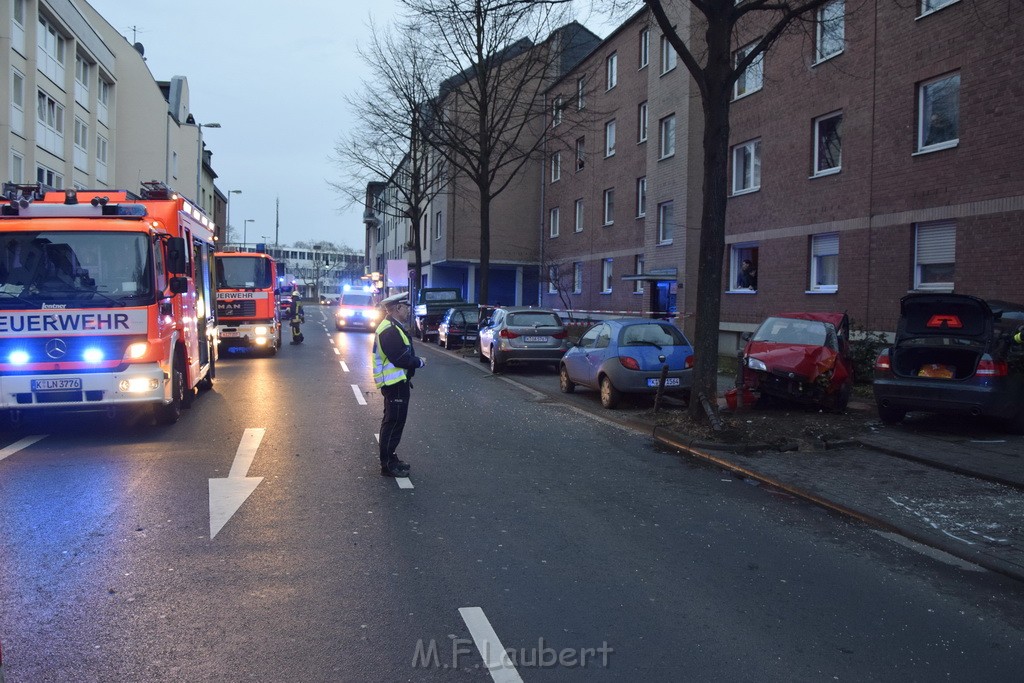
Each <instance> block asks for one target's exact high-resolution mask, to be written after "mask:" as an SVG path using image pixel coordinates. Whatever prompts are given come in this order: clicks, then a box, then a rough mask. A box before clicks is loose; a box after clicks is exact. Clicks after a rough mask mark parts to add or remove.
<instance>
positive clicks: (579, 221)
mask: <svg viewBox="0 0 1024 683" xmlns="http://www.w3.org/2000/svg"><path fill="white" fill-rule="evenodd" d="M576 232H583V200H582V199H577V200H576Z"/></svg>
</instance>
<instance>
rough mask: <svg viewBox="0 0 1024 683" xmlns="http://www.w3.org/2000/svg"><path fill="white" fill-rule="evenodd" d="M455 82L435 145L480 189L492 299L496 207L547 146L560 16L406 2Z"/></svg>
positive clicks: (497, 2)
mask: <svg viewBox="0 0 1024 683" xmlns="http://www.w3.org/2000/svg"><path fill="white" fill-rule="evenodd" d="M402 2H403V4H404V5H405V6H406V7H407V8H408V9H409V11H410V13H411V14H412V15H413V16H415V17H418V18H419V20H420V23H421V25H423V26H424V32H425V33H426V34H427V35H429V36H430V39H431V40H432V42H433V44H434V53H435V54H436V55H438V58H439V60H440V61H441V62H442V64H443V66H442V68H443V69H444V70H445V71H447V72H448V73H449V74H450V76H449V77H448V78H447V79H446V80H445V81H444V82H443V83H442V84H441V87H440V91H439V93H438V97H437V98H435V99H434V100H432V101H431V105H432V111H431V115H430V123H429V126H430V129H429V133H428V134H429V140H430V143H431V145H432V146H433V147H434V149H436V150H437V152H438V153H439V154H440V155H441V156H442V157H443V158H444V161H445V162H446V163H447V165H448V166H450V167H451V169H452V170H453V171H454V174H457V175H458V176H459V177H460V180H461V179H465V182H467V183H468V184H469V185H470V186H471V187H474V188H475V190H476V192H475V195H476V196H475V201H476V203H477V209H478V215H479V221H480V292H479V297H478V300H479V301H480V302H481V303H487V301H488V288H489V272H490V254H491V203H492V201H493V200H494V198H495V197H497V196H498V195H500V194H501V193H502V192H503V191H504V190H505V189H507V188H508V187H509V185H510V183H512V182H513V180H515V179H516V176H517V173H518V172H519V171H520V170H522V169H523V167H524V166H525V165H526V164H527V162H529V161H530V160H532V159H537V158H539V157H540V155H541V153H542V150H543V145H544V142H545V136H544V133H545V128H546V125H547V117H546V116H545V113H546V112H545V108H546V104H545V92H544V90H545V87H546V86H547V85H549V84H550V78H552V77H553V76H554V75H555V73H556V72H557V59H558V53H559V48H560V46H559V45H556V44H555V42H556V41H552V40H549V37H550V36H551V32H552V29H553V27H555V26H556V25H557V24H559V18H560V16H559V13H556V12H555V10H554V9H553V7H552V6H551V5H546V4H544V3H517V2H507V1H505V0H402Z"/></svg>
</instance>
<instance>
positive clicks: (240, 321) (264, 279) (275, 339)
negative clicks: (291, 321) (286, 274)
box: [215, 251, 281, 356]
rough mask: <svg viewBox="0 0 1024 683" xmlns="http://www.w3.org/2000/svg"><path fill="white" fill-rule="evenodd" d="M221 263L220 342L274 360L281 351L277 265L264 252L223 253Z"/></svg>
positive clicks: (218, 261) (219, 281) (218, 297)
mask: <svg viewBox="0 0 1024 683" xmlns="http://www.w3.org/2000/svg"><path fill="white" fill-rule="evenodd" d="M215 258H216V263H217V338H218V339H219V340H220V346H221V349H224V348H228V347H233V346H242V347H248V348H251V349H253V350H258V351H264V352H265V353H267V354H269V355H271V356H273V355H274V354H276V353H277V352H278V350H279V349H280V348H281V314H280V309H279V307H278V302H277V300H278V294H279V292H280V289H279V288H278V287H277V263H276V262H275V261H274V259H272V258H271V257H270V256H269V255H268V254H264V253H260V252H237V251H223V252H218V253H217V255H216V257H215Z"/></svg>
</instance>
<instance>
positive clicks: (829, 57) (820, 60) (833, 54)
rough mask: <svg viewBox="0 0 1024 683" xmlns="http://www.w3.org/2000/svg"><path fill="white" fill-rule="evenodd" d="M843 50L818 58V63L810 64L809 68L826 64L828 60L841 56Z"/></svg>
mask: <svg viewBox="0 0 1024 683" xmlns="http://www.w3.org/2000/svg"><path fill="white" fill-rule="evenodd" d="M843 49H845V48H843ZM843 49H840V50H837V51H836V52H833V53H832V54H830V55H825V56H824V57H820V58H819V59H818V61H816V62H814V63H813V64H811V68H812V69H813V68H814V67H816V66H818V65H819V64H824V63H825V62H827V61H829V60H832V59H835V58H836V57H838V56H839V55H841V54H843Z"/></svg>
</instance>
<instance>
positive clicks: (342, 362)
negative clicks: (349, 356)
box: [338, 360, 348, 372]
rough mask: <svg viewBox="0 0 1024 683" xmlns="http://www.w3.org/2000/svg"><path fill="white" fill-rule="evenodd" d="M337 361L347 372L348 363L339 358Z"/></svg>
mask: <svg viewBox="0 0 1024 683" xmlns="http://www.w3.org/2000/svg"><path fill="white" fill-rule="evenodd" d="M338 362H339V363H341V369H342V370H344V371H345V372H348V364H346V363H345V361H343V360H339V361H338Z"/></svg>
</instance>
